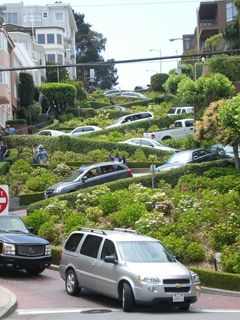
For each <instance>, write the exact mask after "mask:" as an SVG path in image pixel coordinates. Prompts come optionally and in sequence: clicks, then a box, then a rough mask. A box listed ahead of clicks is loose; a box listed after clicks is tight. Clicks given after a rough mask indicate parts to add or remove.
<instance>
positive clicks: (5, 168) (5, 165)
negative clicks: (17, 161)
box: [0, 162, 9, 175]
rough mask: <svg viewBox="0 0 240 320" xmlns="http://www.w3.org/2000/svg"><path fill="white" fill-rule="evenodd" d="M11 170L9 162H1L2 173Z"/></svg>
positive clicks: (0, 173) (0, 170)
mask: <svg viewBox="0 0 240 320" xmlns="http://www.w3.org/2000/svg"><path fill="white" fill-rule="evenodd" d="M8 170H9V163H8V162H0V175H5V174H6V173H7V172H8Z"/></svg>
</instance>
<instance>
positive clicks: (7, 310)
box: [0, 286, 17, 319]
mask: <svg viewBox="0 0 240 320" xmlns="http://www.w3.org/2000/svg"><path fill="white" fill-rule="evenodd" d="M16 307H17V298H16V296H15V294H14V293H12V292H11V291H10V290H8V289H6V288H4V287H2V286H0V319H3V318H5V317H7V316H8V315H9V314H11V313H12V312H13V311H14V310H15V309H16Z"/></svg>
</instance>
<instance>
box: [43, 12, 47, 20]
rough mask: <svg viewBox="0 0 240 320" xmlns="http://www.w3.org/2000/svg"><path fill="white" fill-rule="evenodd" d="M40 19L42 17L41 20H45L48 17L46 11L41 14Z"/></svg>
mask: <svg viewBox="0 0 240 320" xmlns="http://www.w3.org/2000/svg"><path fill="white" fill-rule="evenodd" d="M42 17H43V19H47V17H48V13H47V11H44V12H43V13H42Z"/></svg>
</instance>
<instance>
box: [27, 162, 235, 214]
mask: <svg viewBox="0 0 240 320" xmlns="http://www.w3.org/2000/svg"><path fill="white" fill-rule="evenodd" d="M228 166H233V163H232V161H229V160H227V159H225V160H218V161H210V162H205V163H201V164H189V165H188V166H186V167H183V168H177V169H173V170H170V171H165V172H159V173H156V174H155V179H154V181H155V185H157V183H158V182H159V181H160V180H164V181H166V182H167V183H169V184H170V185H171V186H172V187H174V186H175V185H176V184H177V182H178V180H179V178H180V177H182V176H183V175H184V174H190V173H196V174H198V175H201V174H203V172H205V171H207V170H209V169H210V168H213V167H228ZM132 183H141V184H142V185H144V186H145V187H149V188H151V187H152V175H144V176H141V177H137V178H128V179H121V180H117V181H113V182H109V183H106V184H105V185H106V186H108V187H109V188H110V190H112V191H115V190H121V189H127V188H128V187H129V185H130V184H132ZM94 188H95V187H90V188H87V189H82V190H81V192H83V193H84V192H88V191H89V190H94ZM78 193H79V191H76V192H72V193H67V194H63V195H59V196H58V198H59V199H61V200H66V201H68V205H69V207H70V208H73V207H74V205H75V201H76V200H77V195H78ZM51 201H52V198H49V199H45V200H43V201H40V202H38V203H33V204H31V205H29V206H28V211H29V212H32V211H34V210H36V209H39V208H41V207H43V208H44V207H45V206H47V205H48V204H49V203H51Z"/></svg>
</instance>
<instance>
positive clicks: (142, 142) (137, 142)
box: [119, 138, 178, 152]
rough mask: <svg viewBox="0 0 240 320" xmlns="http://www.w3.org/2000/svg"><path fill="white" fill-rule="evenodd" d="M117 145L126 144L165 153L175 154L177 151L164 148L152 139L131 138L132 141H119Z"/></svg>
mask: <svg viewBox="0 0 240 320" xmlns="http://www.w3.org/2000/svg"><path fill="white" fill-rule="evenodd" d="M119 143H126V144H131V145H134V146H140V147H147V148H153V149H157V150H162V151H167V152H177V151H178V150H177V149H174V148H171V147H167V146H164V145H162V144H161V143H159V142H157V141H155V140H153V139H147V138H133V139H128V140H126V141H121V142H119Z"/></svg>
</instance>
